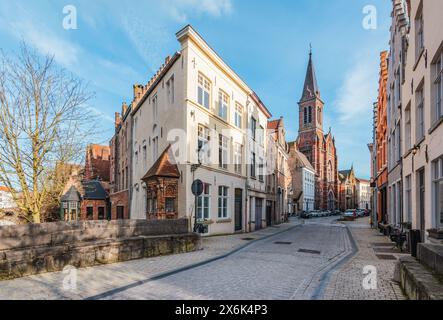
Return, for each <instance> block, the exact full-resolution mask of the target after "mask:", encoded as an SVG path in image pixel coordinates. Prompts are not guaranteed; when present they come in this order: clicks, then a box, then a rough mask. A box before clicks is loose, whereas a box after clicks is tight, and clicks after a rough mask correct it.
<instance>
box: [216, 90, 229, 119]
mask: <svg viewBox="0 0 443 320" xmlns="http://www.w3.org/2000/svg"><path fill="white" fill-rule="evenodd" d="M229 100H230V99H229V96H228V94H227V93H226V92H224V91H223V90H220V91H219V92H218V116H219V117H220V118H222V119H223V120H225V121H228V118H229Z"/></svg>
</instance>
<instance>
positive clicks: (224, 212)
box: [218, 186, 228, 219]
mask: <svg viewBox="0 0 443 320" xmlns="http://www.w3.org/2000/svg"><path fill="white" fill-rule="evenodd" d="M218 218H219V219H226V218H228V187H223V186H220V187H218Z"/></svg>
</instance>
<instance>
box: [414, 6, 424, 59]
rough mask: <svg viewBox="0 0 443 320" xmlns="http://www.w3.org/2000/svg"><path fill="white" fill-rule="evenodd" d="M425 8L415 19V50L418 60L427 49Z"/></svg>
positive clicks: (420, 10)
mask: <svg viewBox="0 0 443 320" xmlns="http://www.w3.org/2000/svg"><path fill="white" fill-rule="evenodd" d="M422 10H423V8H420V9H419V14H418V15H417V18H416V19H415V48H416V59H418V58H419V56H420V54H421V53H422V52H423V50H424V48H425V38H424V21H423V12H422Z"/></svg>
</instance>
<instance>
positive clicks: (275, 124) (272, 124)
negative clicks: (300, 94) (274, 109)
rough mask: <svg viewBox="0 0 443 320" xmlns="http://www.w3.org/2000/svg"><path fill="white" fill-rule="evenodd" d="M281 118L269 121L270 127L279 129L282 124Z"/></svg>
mask: <svg viewBox="0 0 443 320" xmlns="http://www.w3.org/2000/svg"><path fill="white" fill-rule="evenodd" d="M280 122H281V119H278V120H271V121H268V129H270V130H277V129H278V127H279V126H280Z"/></svg>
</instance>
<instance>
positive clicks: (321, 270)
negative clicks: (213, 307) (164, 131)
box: [106, 221, 353, 300]
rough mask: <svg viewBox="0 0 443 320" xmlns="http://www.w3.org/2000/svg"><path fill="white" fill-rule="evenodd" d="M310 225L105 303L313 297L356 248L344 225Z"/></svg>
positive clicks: (136, 288)
mask: <svg viewBox="0 0 443 320" xmlns="http://www.w3.org/2000/svg"><path fill="white" fill-rule="evenodd" d="M328 222H329V221H323V224H318V223H315V222H308V223H307V224H305V225H301V226H299V227H298V228H295V229H291V230H290V231H288V232H285V233H282V234H278V235H276V236H274V237H270V238H268V239H265V240H262V241H257V242H255V243H253V244H252V245H250V246H248V247H246V248H244V249H242V250H240V251H239V252H236V253H234V254H232V255H230V256H228V257H226V258H224V259H221V260H218V261H215V262H212V263H209V264H207V265H204V266H201V267H197V268H194V269H191V270H188V271H185V272H181V273H177V274H174V275H171V276H170V277H167V278H164V279H161V280H157V281H152V282H148V283H146V284H143V285H140V286H137V287H134V288H131V289H129V290H126V291H123V292H119V293H115V294H112V292H110V295H109V296H108V297H106V298H107V299H119V300H120V299H154V300H157V299H168V300H169V299H172V300H175V299H185V300H189V299H215V300H222V299H227V298H229V299H234V300H237V299H248V300H269V299H282V300H288V299H312V298H315V296H316V295H318V294H319V293H320V291H321V289H322V287H323V286H325V285H326V283H324V282H322V281H320V279H321V278H322V276H323V275H324V274H325V273H326V272H328V271H329V270H331V268H333V267H334V266H335V265H336V264H337V263H339V262H340V261H341V260H342V259H343V258H345V257H346V256H348V255H350V254H352V252H353V248H352V245H351V242H350V239H349V237H348V233H347V229H346V228H345V227H344V226H342V225H340V224H334V225H331V224H328Z"/></svg>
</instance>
